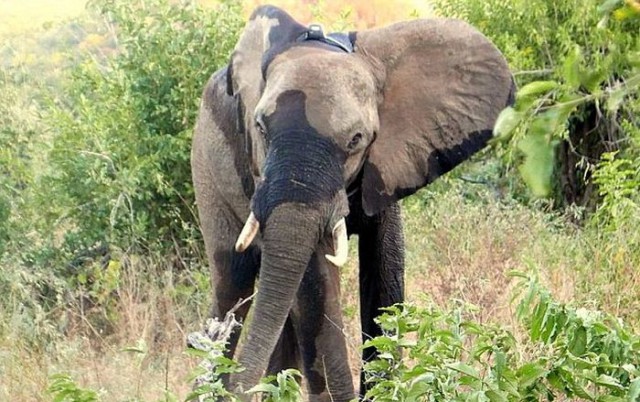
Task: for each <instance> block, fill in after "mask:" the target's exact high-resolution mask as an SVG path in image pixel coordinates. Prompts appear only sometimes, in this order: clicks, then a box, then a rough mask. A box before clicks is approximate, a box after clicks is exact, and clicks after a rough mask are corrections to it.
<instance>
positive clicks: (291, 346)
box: [267, 317, 300, 375]
mask: <svg viewBox="0 0 640 402" xmlns="http://www.w3.org/2000/svg"><path fill="white" fill-rule="evenodd" d="M289 368H296V369H299V368H300V350H299V348H298V338H297V334H296V331H295V328H294V324H293V321H292V319H291V317H289V318H287V321H286V322H285V324H284V328H283V329H282V334H280V339H279V340H278V344H277V345H276V348H275V350H274V351H273V353H272V354H271V359H270V360H269V366H268V368H267V375H275V374H278V373H279V372H281V371H282V370H286V369H289Z"/></svg>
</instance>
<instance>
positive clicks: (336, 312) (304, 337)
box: [292, 245, 355, 402]
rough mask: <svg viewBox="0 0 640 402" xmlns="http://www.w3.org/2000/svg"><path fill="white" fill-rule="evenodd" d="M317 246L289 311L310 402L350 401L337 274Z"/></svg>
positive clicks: (327, 251) (350, 382)
mask: <svg viewBox="0 0 640 402" xmlns="http://www.w3.org/2000/svg"><path fill="white" fill-rule="evenodd" d="M325 254H333V249H332V248H329V247H324V246H322V245H321V246H320V249H319V250H318V251H317V252H316V253H315V254H314V255H313V256H312V257H311V261H310V263H309V266H308V268H307V271H306V273H305V276H304V278H303V280H302V283H301V285H300V289H299V290H298V293H297V299H296V303H295V304H294V307H293V309H292V316H293V318H294V322H295V326H296V332H297V334H298V342H299V346H300V352H301V356H302V362H303V367H304V375H305V378H306V379H307V383H308V392H309V397H308V398H309V401H312V402H320V401H322V402H325V401H326V402H329V401H335V402H339V401H350V400H352V399H353V398H354V397H355V394H354V388H353V379H352V376H351V370H350V369H349V359H348V355H347V345H346V339H345V336H344V334H343V324H342V310H341V308H340V272H339V269H338V268H337V267H336V266H334V265H333V264H331V263H329V262H328V261H327V260H326V258H325V257H324V256H325Z"/></svg>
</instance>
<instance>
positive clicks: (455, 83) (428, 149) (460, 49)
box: [354, 19, 515, 215]
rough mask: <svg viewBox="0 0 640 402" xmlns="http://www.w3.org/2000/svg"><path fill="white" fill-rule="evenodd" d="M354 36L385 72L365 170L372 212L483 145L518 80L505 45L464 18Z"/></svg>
mask: <svg viewBox="0 0 640 402" xmlns="http://www.w3.org/2000/svg"><path fill="white" fill-rule="evenodd" d="M354 41H355V46H356V54H357V55H360V56H361V57H363V58H364V59H365V60H367V61H368V62H369V64H370V65H371V66H372V68H374V69H375V70H376V71H375V73H376V74H375V75H376V76H379V77H381V80H382V82H381V85H380V86H381V95H382V96H381V99H382V100H381V103H380V106H379V109H378V113H379V118H380V129H379V131H378V133H377V138H376V140H375V141H374V143H373V144H372V146H371V149H370V153H369V158H368V159H367V161H366V162H365V165H364V172H363V178H362V180H363V183H362V197H363V200H362V201H363V207H364V210H365V212H366V213H367V215H372V214H375V213H377V212H379V211H381V210H383V209H385V208H386V207H387V206H388V205H390V204H391V203H393V202H394V201H396V200H398V199H400V198H402V197H405V196H408V195H410V194H413V193H414V192H416V191H417V190H418V189H419V188H421V187H423V186H425V185H426V184H428V183H430V182H432V181H433V180H435V179H436V178H438V177H439V176H440V175H442V174H444V173H446V172H448V171H449V170H451V169H453V168H454V167H455V166H456V165H458V164H459V163H461V162H462V161H464V160H465V159H467V158H469V157H470V156H471V155H472V154H473V153H475V152H476V151H478V150H480V149H481V148H482V147H484V146H485V144H486V143H487V141H488V140H489V139H490V138H491V135H492V131H493V126H494V124H495V121H496V118H497V117H498V114H499V113H500V111H501V110H502V109H503V108H504V107H506V106H507V105H508V104H510V103H512V102H513V92H514V89H515V86H514V83H513V78H512V75H511V73H510V72H509V68H508V66H507V63H506V61H505V59H504V57H503V56H502V54H501V53H500V51H498V50H497V49H496V48H495V46H494V45H493V44H492V43H491V42H490V41H489V40H488V39H487V38H486V37H485V36H483V35H482V34H481V33H480V32H478V31H477V30H476V29H474V28H473V27H471V26H470V25H468V24H467V23H465V22H462V21H458V20H449V19H429V20H414V21H410V22H402V23H397V24H394V25H390V26H388V27H385V28H379V29H372V30H367V31H362V32H359V33H357V34H355V39H354Z"/></svg>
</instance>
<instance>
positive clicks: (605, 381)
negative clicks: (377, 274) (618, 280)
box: [365, 274, 640, 402]
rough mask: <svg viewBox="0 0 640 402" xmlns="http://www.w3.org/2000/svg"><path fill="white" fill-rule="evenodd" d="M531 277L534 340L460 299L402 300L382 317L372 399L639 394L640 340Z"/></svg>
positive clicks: (522, 313)
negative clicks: (445, 303)
mask: <svg viewBox="0 0 640 402" xmlns="http://www.w3.org/2000/svg"><path fill="white" fill-rule="evenodd" d="M516 275H517V276H520V277H521V278H523V279H522V280H521V282H520V288H521V289H522V290H523V292H522V294H521V296H522V297H521V301H520V303H519V305H518V308H517V316H518V318H520V320H521V321H522V322H523V323H524V324H525V327H526V329H527V335H528V339H526V340H525V343H524V344H518V342H517V341H516V338H515V337H514V336H513V335H512V334H511V333H510V332H509V331H507V330H506V329H505V328H500V327H496V326H489V325H481V324H478V323H474V322H471V321H468V320H465V319H464V310H463V308H462V307H461V306H458V307H456V308H454V309H453V310H451V311H447V312H443V311H439V310H438V309H436V308H434V307H433V306H431V307H427V308H417V307H415V306H412V305H409V304H406V305H396V306H393V307H390V308H387V309H386V312H385V313H384V314H382V315H381V316H380V317H378V318H377V320H378V323H379V324H380V325H381V327H382V328H383V332H384V334H383V335H382V336H380V337H377V338H374V339H372V340H370V341H368V342H367V343H366V345H365V346H372V347H375V348H376V349H377V350H378V352H379V353H380V354H379V356H378V359H377V360H374V361H372V362H369V363H367V364H366V365H365V372H366V376H367V381H368V382H369V383H371V384H372V388H371V389H370V391H369V392H368V393H367V397H369V398H371V400H373V401H396V400H403V401H443V400H446V401H529V400H531V401H533V400H554V399H556V398H557V397H558V396H560V395H563V396H565V397H568V398H581V399H585V400H590V401H596V400H597V401H621V402H622V401H632V400H636V399H637V398H638V397H639V396H640V366H638V362H639V361H640V337H638V336H636V335H634V334H633V333H632V332H630V331H629V329H627V328H625V327H624V326H623V324H622V323H621V322H619V321H618V320H617V319H616V318H614V317H609V316H606V315H604V314H603V313H600V312H597V311H589V310H586V309H576V308H574V307H571V306H568V305H565V304H561V303H558V302H556V301H554V300H553V299H552V298H551V296H550V295H549V293H548V292H547V291H546V290H545V289H544V288H542V287H541V286H540V285H539V284H538V282H537V281H536V280H534V279H530V278H527V277H525V276H522V275H521V274H516Z"/></svg>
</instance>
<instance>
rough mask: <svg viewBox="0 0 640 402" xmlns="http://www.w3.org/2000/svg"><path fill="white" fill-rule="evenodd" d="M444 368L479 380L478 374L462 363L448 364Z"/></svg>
mask: <svg viewBox="0 0 640 402" xmlns="http://www.w3.org/2000/svg"><path fill="white" fill-rule="evenodd" d="M446 366H447V367H448V368H450V369H451V370H454V371H457V372H459V373H462V374H466V375H468V376H470V377H473V378H480V375H479V374H478V371H477V370H476V369H475V368H473V367H471V366H469V365H467V364H464V363H462V362H455V363H449V364H447V365H446Z"/></svg>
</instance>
